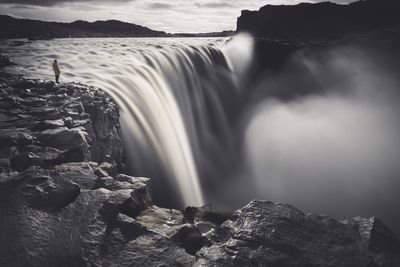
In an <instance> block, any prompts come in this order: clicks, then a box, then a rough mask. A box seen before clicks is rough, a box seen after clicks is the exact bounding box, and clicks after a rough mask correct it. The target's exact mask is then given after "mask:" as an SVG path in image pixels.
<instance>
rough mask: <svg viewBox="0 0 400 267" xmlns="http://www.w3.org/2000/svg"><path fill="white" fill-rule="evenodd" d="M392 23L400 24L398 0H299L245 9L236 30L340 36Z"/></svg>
mask: <svg viewBox="0 0 400 267" xmlns="http://www.w3.org/2000/svg"><path fill="white" fill-rule="evenodd" d="M395 25H400V1H399V0H362V1H358V2H354V3H351V4H348V5H339V4H334V3H330V2H323V3H316V4H311V3H302V4H298V5H290V6H289V5H280V6H274V5H266V6H264V7H262V8H261V9H260V10H259V11H248V10H244V11H242V14H241V16H240V17H239V18H238V20H237V31H238V32H249V33H251V34H253V35H254V36H256V37H269V38H278V39H287V40H298V39H323V38H340V37H343V36H346V35H351V34H360V33H366V32H369V31H373V30H378V29H383V28H388V27H393V26H395Z"/></svg>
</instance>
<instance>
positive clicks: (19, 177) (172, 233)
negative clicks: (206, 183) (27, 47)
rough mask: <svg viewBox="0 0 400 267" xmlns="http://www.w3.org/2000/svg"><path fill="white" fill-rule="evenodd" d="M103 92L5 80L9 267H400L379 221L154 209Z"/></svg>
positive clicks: (253, 207) (3, 197) (3, 172)
mask: <svg viewBox="0 0 400 267" xmlns="http://www.w3.org/2000/svg"><path fill="white" fill-rule="evenodd" d="M118 117H119V116H118V109H117V107H116V106H115V105H114V104H113V102H112V100H111V99H110V98H109V97H108V96H107V95H106V94H105V93H104V92H102V91H100V90H97V89H94V88H89V87H86V86H82V85H77V84H66V85H55V84H54V83H51V82H40V81H30V80H25V79H21V78H18V77H15V76H11V75H8V74H2V73H0V129H1V130H0V266H2V267H3V266H4V267H14V266H15V267H22V266H32V267H47V266H48V267H53V266H60V267H64V266H65V267H67V266H68V267H70V266H78V267H79V266H99V267H100V266H116V267H117V266H118V267H121V266H400V242H399V240H398V239H397V238H396V237H395V235H394V234H393V233H392V232H391V231H390V230H389V229H388V228H386V227H385V226H384V225H383V224H382V223H381V222H380V221H379V220H378V219H376V218H371V219H363V218H353V219H347V220H346V219H343V220H335V219H333V218H331V217H327V216H317V215H305V214H303V213H302V212H301V211H299V210H297V209H295V208H294V207H292V206H289V205H285V204H274V203H271V202H267V201H253V202H251V203H250V204H249V205H247V206H246V207H244V208H242V209H240V210H238V211H236V212H235V213H234V214H233V215H232V213H229V212H223V211H216V210H212V209H211V207H208V208H206V207H203V208H196V207H188V208H186V209H185V210H184V211H183V212H181V211H178V210H170V209H164V208H160V207H157V206H155V205H153V201H152V190H151V181H150V179H148V178H143V177H132V176H129V175H125V174H121V172H123V169H124V168H123V164H122V159H121V158H122V140H121V135H120V126H119V120H118Z"/></svg>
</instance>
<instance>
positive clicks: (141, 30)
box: [0, 15, 167, 39]
mask: <svg viewBox="0 0 400 267" xmlns="http://www.w3.org/2000/svg"><path fill="white" fill-rule="evenodd" d="M165 36H167V33H165V32H162V31H154V30H151V29H149V28H146V27H143V26H140V25H136V24H132V23H126V22H122V21H118V20H107V21H95V22H87V21H82V20H79V21H75V22H71V23H62V22H47V21H40V20H30V19H16V18H13V17H11V16H6V15H0V39H1V38H4V39H6V38H9V39H11V38H30V39H45V38H67V37H74V38H77V37H165Z"/></svg>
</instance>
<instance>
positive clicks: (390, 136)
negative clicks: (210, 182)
mask: <svg viewBox="0 0 400 267" xmlns="http://www.w3.org/2000/svg"><path fill="white" fill-rule="evenodd" d="M387 55H388V54H386V55H385V54H384V53H380V52H376V51H375V50H372V49H368V48H360V47H354V46H344V47H339V48H335V49H329V50H327V49H324V50H323V51H310V50H303V51H300V52H297V53H296V54H295V55H293V56H292V57H291V59H290V60H289V61H288V63H287V64H286V66H285V67H284V68H283V69H282V70H280V71H278V72H275V73H272V72H269V73H265V75H264V78H263V79H262V81H261V82H260V83H259V84H258V85H257V86H256V87H257V89H256V90H255V95H256V97H254V99H255V100H254V102H253V104H252V107H251V108H249V109H248V110H247V112H246V115H245V118H244V119H243V120H244V121H245V123H244V126H243V131H244V137H243V150H244V159H243V161H244V165H245V167H244V169H245V171H243V173H245V174H244V175H246V179H245V180H247V185H246V187H244V186H243V185H244V184H243V182H239V183H238V185H237V188H236V189H235V190H234V191H236V192H239V191H241V189H243V188H246V192H247V191H252V190H254V192H253V193H254V194H255V195H256V196H257V197H258V198H261V199H269V200H272V201H276V202H284V203H290V204H293V205H295V206H297V207H298V208H300V209H302V210H304V211H306V212H314V213H322V214H329V215H333V216H337V217H341V216H366V217H372V216H377V217H379V218H380V219H382V220H383V221H384V222H385V223H387V224H388V225H389V226H390V227H391V228H392V229H394V230H395V231H397V233H398V234H399V233H400V227H399V225H400V215H399V214H398V210H399V200H400V196H399V194H398V190H399V188H400V181H399V179H400V119H399V115H400V105H399V104H400V101H399V100H400V95H399V88H400V78H399V77H400V76H399V75H398V74H399V72H398V64H397V62H396V61H395V60H392V59H391V58H390V55H389V57H388V56H387ZM392 58H393V59H395V58H396V57H392ZM260 96H263V97H260ZM241 175H243V174H241ZM250 188H251V189H250ZM254 194H253V196H254ZM248 195H249V194H247V193H246V194H243V196H244V198H246V200H244V201H247V198H248ZM235 196H236V197H237V196H238V195H237V194H235ZM237 201H239V200H237Z"/></svg>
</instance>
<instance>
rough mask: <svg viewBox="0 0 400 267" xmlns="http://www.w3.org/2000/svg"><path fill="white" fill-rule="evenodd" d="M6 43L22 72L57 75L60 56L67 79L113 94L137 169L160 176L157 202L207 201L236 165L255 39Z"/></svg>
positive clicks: (133, 170)
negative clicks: (54, 67)
mask: <svg viewBox="0 0 400 267" xmlns="http://www.w3.org/2000/svg"><path fill="white" fill-rule="evenodd" d="M4 49H7V53H8V54H9V55H10V56H11V57H12V58H13V59H14V60H15V61H16V62H17V63H18V65H17V66H16V67H15V68H16V72H17V73H26V74H29V77H32V78H44V79H49V80H50V79H53V76H52V75H53V74H52V72H51V68H50V69H49V67H48V62H47V60H48V59H49V58H50V59H52V58H55V57H57V59H58V60H59V63H60V67H61V71H62V75H61V82H83V83H85V84H88V85H92V86H95V87H98V88H102V89H103V90H105V91H107V92H108V93H109V94H110V96H112V97H113V99H114V100H115V101H116V103H117V104H118V105H119V107H120V112H121V127H122V131H123V136H124V142H125V145H126V146H125V151H126V152H127V153H126V162H127V166H128V167H129V173H130V174H132V175H134V176H146V177H151V178H152V181H153V188H154V191H155V192H154V198H155V200H156V203H158V204H161V205H166V206H171V207H183V206H185V205H196V206H200V205H202V204H204V199H207V201H210V196H212V195H216V194H218V192H216V191H215V190H216V188H218V181H221V180H224V179H227V178H228V176H229V173H230V172H232V169H233V168H232V166H234V165H235V164H234V163H233V159H235V158H237V157H235V156H234V155H237V154H238V151H237V150H236V149H237V145H236V146H235V145H234V144H235V138H237V136H236V135H235V134H234V129H233V127H234V123H235V119H236V117H237V114H238V113H239V107H240V105H239V103H241V102H242V101H243V97H242V89H241V85H240V80H241V79H242V76H244V75H245V70H246V66H247V65H248V63H249V61H250V59H251V56H252V54H251V51H252V41H251V38H249V37H246V36H238V37H235V38H232V39H230V40H228V39H226V38H219V39H215V38H210V39H208V38H207V39H204V38H182V39H179V38H111V39H110V38H89V39H85V38H82V39H81V38H80V39H73V38H71V39H56V40H53V41H52V42H51V46H50V45H49V43H44V42H32V43H28V44H26V45H25V46H19V47H9V46H6V47H5V48H4ZM49 70H50V72H49ZM202 187H203V188H204V189H205V190H202ZM210 190H211V191H212V190H214V192H210Z"/></svg>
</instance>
